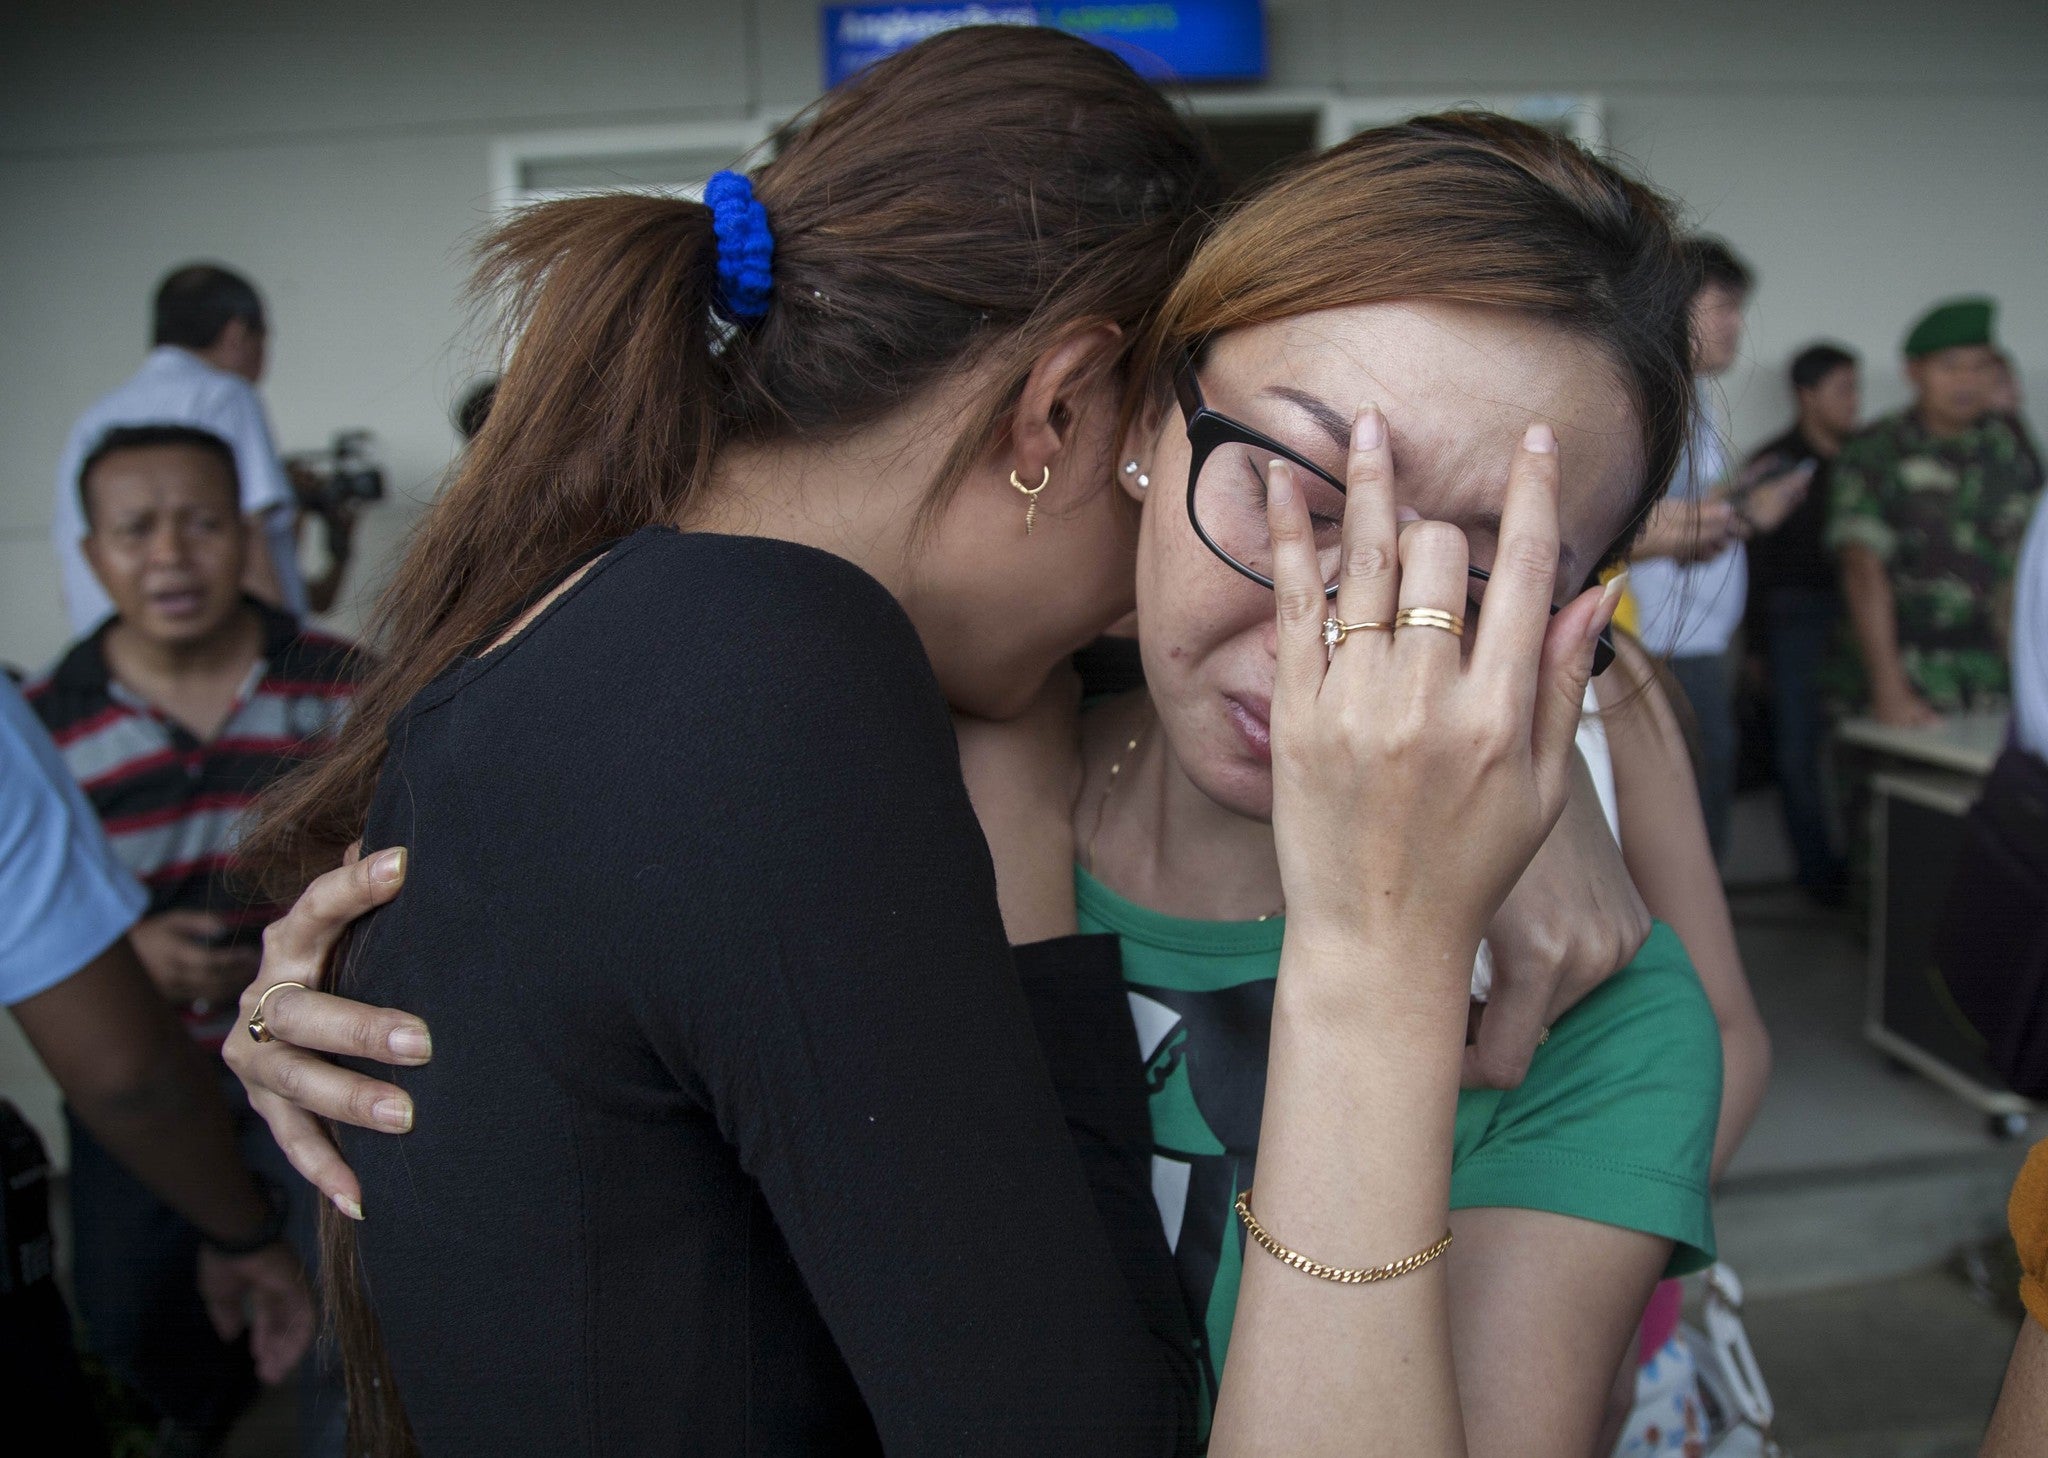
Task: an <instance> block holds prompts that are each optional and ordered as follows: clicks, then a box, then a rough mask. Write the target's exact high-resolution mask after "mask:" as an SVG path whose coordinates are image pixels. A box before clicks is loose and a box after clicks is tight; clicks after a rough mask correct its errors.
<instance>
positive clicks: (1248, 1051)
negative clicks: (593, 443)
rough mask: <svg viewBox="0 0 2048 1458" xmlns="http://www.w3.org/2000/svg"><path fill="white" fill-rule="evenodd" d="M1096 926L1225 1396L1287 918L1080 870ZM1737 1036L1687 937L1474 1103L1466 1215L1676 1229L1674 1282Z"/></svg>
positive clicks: (1700, 1224)
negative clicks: (1223, 918) (1518, 1078)
mask: <svg viewBox="0 0 2048 1458" xmlns="http://www.w3.org/2000/svg"><path fill="white" fill-rule="evenodd" d="M1074 880H1075V893H1076V896H1077V899H1078V901H1079V904H1080V913H1081V930H1082V931H1083V932H1107V933H1112V934H1114V935H1115V936H1116V937H1117V938H1118V939H1119V940H1120V942H1121V943H1122V948H1123V967H1124V981H1125V983H1126V985H1127V987H1128V989H1129V992H1130V999H1131V1011H1132V1013H1133V1015H1134V1016H1135V1018H1136V1021H1137V1026H1138V1042H1139V1049H1140V1052H1141V1054H1142V1055H1143V1057H1144V1058H1145V1065H1146V1066H1145V1072H1146V1086H1147V1088H1148V1089H1149V1090H1150V1097H1151V1107H1152V1134H1153V1139H1154V1144H1155V1149H1154V1153H1153V1157H1152V1192H1153V1195H1154V1197H1155V1198H1156V1199H1157V1201H1158V1202H1159V1211H1160V1217H1161V1219H1162V1220H1163V1221H1164V1222H1165V1225H1166V1235H1167V1240H1168V1242H1169V1243H1170V1244H1171V1245H1172V1246H1173V1251H1174V1263H1175V1266H1176V1267H1177V1269H1178V1272H1179V1276H1180V1283H1181V1294H1182V1295H1183V1296H1184V1297H1185V1298H1186V1300H1187V1303H1188V1310H1189V1312H1190V1314H1191V1315H1192V1316H1193V1318H1194V1323H1195V1328H1196V1336H1197V1338H1198V1341H1199V1343H1200V1346H1201V1349H1202V1356H1203V1366H1204V1368H1205V1376H1206V1378H1207V1381H1208V1387H1209V1396H1210V1398H1211V1399H1212V1400H1213V1398H1214V1395H1215V1392H1216V1382H1217V1378H1218V1375H1219V1374H1220V1373H1221V1372H1222V1370H1223V1359H1224V1355H1225V1353H1226V1351H1227V1349H1228V1347H1229V1343H1230V1320H1231V1316H1232V1314H1233V1313H1234V1312H1235V1311H1236V1309H1237V1288H1238V1276H1239V1273H1240V1272H1241V1271H1242V1269H1243V1263H1244V1232H1243V1230H1242V1229H1241V1228H1240V1227H1239V1225H1238V1223H1237V1218H1236V1216H1235V1214H1234V1213H1233V1210H1232V1205H1233V1204H1234V1202H1235V1201H1236V1199H1237V1194H1238V1191H1240V1190H1242V1189H1245V1188H1246V1187H1247V1186H1249V1185H1250V1184H1251V1183H1252V1179H1253V1164H1254V1159H1255V1156H1256V1152H1257V1147H1258V1134H1259V1116H1260V1113H1261V1110H1262V1106H1263V1104H1264V1102H1265V1089H1266V1045H1267V1041H1268V1035H1269V1033H1270V1030H1271V1027H1272V1021H1273V982H1274V978H1275V977H1276V975H1277V974H1278V972H1279V969H1280V939H1281V936H1282V933H1283V931H1284V929H1285V924H1284V923H1283V922H1282V921H1281V920H1279V919H1278V918H1276V919H1274V920H1271V921H1244V922H1216V921H1187V920H1183V919H1182V918H1180V917H1175V916H1165V915H1162V914H1160V913H1159V912H1156V911H1150V910H1147V909H1146V908H1145V907H1142V906H1138V905H1135V904H1134V903H1132V902H1129V901H1126V900H1124V899H1123V898H1122V897H1121V896H1119V895H1117V894H1116V893H1115V892H1114V891H1111V890H1110V889H1109V888H1108V887H1107V886H1104V885H1103V884H1102V883H1101V882H1100V881H1097V880H1096V879H1095V878H1094V877H1093V876H1091V875H1089V874H1088V873H1087V872H1086V871H1085V870H1082V869H1081V868H1080V867H1078V866H1077V867H1076V868H1075V872H1074ZM1720 1110H1721V1035H1720V1030H1719V1029H1718V1028H1717V1027H1716V1025H1715V1022H1714V1010H1713V1008H1712V1007H1711V1006H1710V1005H1709V1004H1708V1002H1707V996H1706V992H1705V990H1704V989H1703V988H1702V987H1701V986H1700V980H1699V974H1698V973H1696V972H1695V971H1694V970H1693V966H1692V959H1691V958H1689V957H1688V956H1687V955H1686V951H1685V948H1684V946H1683V945H1682V944H1681V943H1680V942H1679V940H1678V935H1677V933H1675V932H1673V931H1672V930H1671V928H1670V927H1668V926H1665V925H1664V924H1663V923H1662V922H1659V923H1657V925H1656V926H1655V928H1654V929H1653V930H1652V931H1651V933H1650V939H1649V940H1648V941H1647V942H1645V943H1644V944H1643V949H1642V950H1641V951H1640V952H1638V953H1637V954H1636V958H1635V960H1634V961H1633V962H1630V963H1629V964H1628V966H1627V967H1625V968H1623V969H1622V970H1621V971H1620V972H1619V973H1617V974H1616V975H1615V976H1614V977H1612V978H1610V979H1609V980H1608V981H1607V982H1606V983H1604V984H1603V985H1602V986H1601V987H1599V988H1598V989H1596V990H1595V991H1594V992H1593V993H1592V994H1590V995H1589V996H1588V997H1587V998H1586V999H1585V1001H1583V1002H1581V1003H1580V1004H1579V1005H1578V1006H1577V1007H1575V1008H1573V1009H1572V1010H1571V1011H1570V1012H1569V1013H1567V1014H1566V1015H1565V1016H1564V1017H1562V1018H1560V1019H1559V1020H1558V1021H1557V1023H1556V1025H1555V1026H1554V1027H1552V1028H1551V1030H1550V1041H1549V1042H1547V1043H1545V1044H1544V1045H1543V1046H1542V1047H1540V1048H1538V1049H1537V1050H1536V1056H1535V1059H1534V1061H1533V1062H1532V1063H1531V1064H1530V1065H1529V1075H1528V1077H1527V1078H1526V1079H1524V1080H1523V1082H1522V1085H1521V1087H1519V1088H1515V1089H1509V1090H1506V1091H1502V1090H1499V1089H1468V1090H1466V1091H1465V1092H1463V1093H1461V1094H1459V1096H1458V1122H1457V1134H1456V1139H1455V1148H1454V1152H1453V1156H1452V1165H1451V1208H1453V1209H1460V1210H1462V1209H1473V1208H1477V1207H1481V1206H1507V1207H1511V1208H1516V1209H1525V1210H1547V1211H1551V1212H1554V1213H1556V1214H1559V1215H1571V1216H1576V1217H1578V1218H1579V1219H1582V1220H1596V1221H1599V1222H1600V1223H1602V1224H1605V1225H1617V1226H1621V1227H1623V1228H1625V1229H1629V1230H1640V1231H1644V1232H1647V1233H1648V1234H1651V1235H1657V1236H1662V1237H1663V1238H1665V1239H1667V1240H1670V1241H1672V1242H1673V1243H1674V1246H1675V1249H1674V1250H1673V1252H1672V1257H1671V1264H1670V1268H1669V1271H1668V1274H1670V1275H1685V1274H1687V1273H1689V1272H1692V1271H1696V1270H1700V1269H1702V1268H1703V1267H1705V1266H1707V1265H1709V1264H1711V1263H1712V1261H1713V1258H1714V1256H1713V1251H1714V1223H1713V1215H1712V1210H1711V1207H1710V1205H1709V1201H1708V1195H1707V1173H1708V1167H1709V1164H1710V1161H1711V1159H1712V1156H1713V1150H1714V1130H1715V1126H1716V1123H1717V1122H1718V1120H1719V1117H1720Z"/></svg>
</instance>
